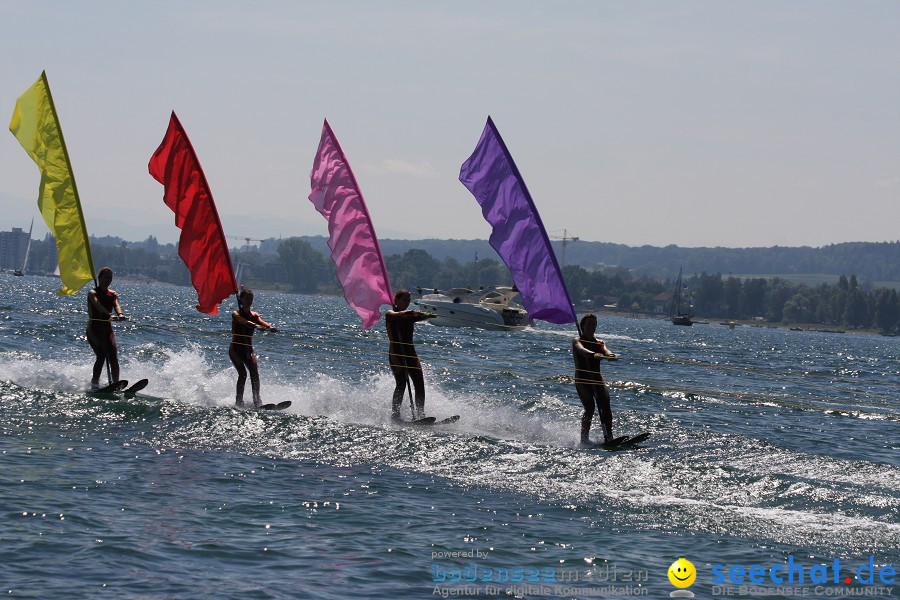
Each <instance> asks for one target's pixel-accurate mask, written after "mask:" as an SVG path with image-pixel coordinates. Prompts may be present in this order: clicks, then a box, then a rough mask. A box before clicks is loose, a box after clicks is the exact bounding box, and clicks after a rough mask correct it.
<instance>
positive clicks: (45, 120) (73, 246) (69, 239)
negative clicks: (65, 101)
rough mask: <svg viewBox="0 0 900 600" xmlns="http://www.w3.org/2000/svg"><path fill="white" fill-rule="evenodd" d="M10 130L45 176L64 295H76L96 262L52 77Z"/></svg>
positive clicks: (26, 97)
mask: <svg viewBox="0 0 900 600" xmlns="http://www.w3.org/2000/svg"><path fill="white" fill-rule="evenodd" d="M9 130H10V131H12V133H13V135H14V136H16V139H17V140H19V143H20V144H22V147H23V148H25V151H26V152H28V154H29V155H30V156H31V158H32V159H33V160H34V162H35V163H37V166H38V169H40V171H41V187H40V190H39V191H38V208H39V209H40V210H41V215H42V216H43V217H44V221H45V222H46V223H47V227H49V228H50V233H52V234H53V236H54V237H55V238H56V251H57V254H58V255H59V275H60V277H61V278H62V283H63V287H62V288H61V289H60V290H59V292H58V294H59V295H60V296H64V295H66V294H74V293H75V292H77V291H78V290H80V289H81V288H83V287H84V284H86V283H87V282H89V281H91V280H92V279H94V262H93V260H92V259H91V246H90V243H89V242H88V234H87V228H85V225H84V215H83V214H82V212H81V202H80V201H79V200H78V189H77V188H76V187H75V176H74V175H73V174H72V165H71V164H70V163H69V154H68V153H67V152H66V144H65V142H64V141H63V136H62V129H60V127H59V119H58V118H57V117H56V108H55V107H54V106H53V98H52V97H51V96H50V84H48V83H47V74H46V73H41V78H40V79H38V80H37V81H36V82H35V83H34V85H33V86H31V87H30V88H28V91H26V92H25V93H24V94H22V96H21V97H20V98H19V99H18V100H17V101H16V108H15V110H13V116H12V121H11V122H10V124H9Z"/></svg>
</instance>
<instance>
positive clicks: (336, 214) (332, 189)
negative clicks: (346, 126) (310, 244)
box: [309, 120, 394, 329]
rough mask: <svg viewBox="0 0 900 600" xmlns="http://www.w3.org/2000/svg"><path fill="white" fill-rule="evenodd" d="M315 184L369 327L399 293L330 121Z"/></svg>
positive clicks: (345, 280) (333, 244)
mask: <svg viewBox="0 0 900 600" xmlns="http://www.w3.org/2000/svg"><path fill="white" fill-rule="evenodd" d="M310 185H311V187H312V192H310V194H309V199H310V201H311V202H312V203H313V205H314V206H315V207H316V210H317V211H319V212H320V213H322V216H324V217H325V219H327V220H328V233H329V239H328V247H329V248H331V260H333V261H334V264H335V265H337V278H338V281H340V283H341V287H342V288H343V289H344V298H345V299H346V300H347V304H349V305H350V306H351V308H353V310H355V311H356V312H357V314H358V315H359V316H360V317H361V318H362V320H363V329H368V328H369V327H371V326H372V325H374V324H375V323H377V322H378V319H380V318H381V305H382V304H393V302H394V298H393V296H394V294H393V293H392V292H391V284H390V282H389V281H388V276H387V269H386V268H385V266H384V258H383V257H382V256H381V248H379V247H378V238H377V237H376V236H375V228H374V227H372V219H371V218H370V217H369V211H368V209H366V203H365V201H364V200H363V197H362V193H361V192H360V191H359V185H357V183H356V178H355V177H354V176H353V171H351V170H350V165H349V163H347V158H346V157H345V156H344V151H343V150H341V145H340V144H339V143H338V141H337V138H336V137H335V136H334V132H333V131H331V126H329V125H328V121H327V120H326V121H325V125H324V126H323V127H322V139H321V140H320V141H319V149H318V151H317V152H316V159H315V161H314V162H313V168H312V173H310Z"/></svg>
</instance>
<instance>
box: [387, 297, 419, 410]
mask: <svg viewBox="0 0 900 600" xmlns="http://www.w3.org/2000/svg"><path fill="white" fill-rule="evenodd" d="M427 318H428V315H426V314H425V313H421V312H418V311H415V310H404V311H389V312H388V313H387V314H386V315H385V317H384V322H385V324H386V325H387V332H388V339H389V340H390V341H391V345H390V348H389V349H388V362H389V363H390V365H391V371H392V372H393V373H394V381H395V383H396V385H395V387H394V396H393V398H392V400H391V416H393V417H394V418H400V405H401V404H402V403H403V392H404V391H405V390H406V386H407V377H408V378H409V380H411V381H412V384H413V388H415V391H416V399H415V411H414V413H415V414H414V415H413V417H414V418H416V419H421V418H422V417H424V416H425V377H424V376H423V375H422V363H421V362H419V355H418V354H416V347H415V346H413V328H414V327H415V325H416V323H417V322H418V321H424V320H425V319H427Z"/></svg>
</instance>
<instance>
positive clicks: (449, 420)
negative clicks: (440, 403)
mask: <svg viewBox="0 0 900 600" xmlns="http://www.w3.org/2000/svg"><path fill="white" fill-rule="evenodd" d="M457 421H459V415H453V416H452V417H447V418H446V419H441V420H440V421H437V422H436V423H435V425H446V424H448V423H456V422H457Z"/></svg>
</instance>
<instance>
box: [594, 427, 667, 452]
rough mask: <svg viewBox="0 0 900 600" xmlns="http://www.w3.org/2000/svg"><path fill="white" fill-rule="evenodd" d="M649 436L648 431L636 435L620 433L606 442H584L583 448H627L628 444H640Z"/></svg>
mask: <svg viewBox="0 0 900 600" xmlns="http://www.w3.org/2000/svg"><path fill="white" fill-rule="evenodd" d="M648 437H650V432H646V431H645V432H644V433H639V434H637V435H622V436H619V437H617V438H613V439H611V440H610V441H608V442H596V443H594V442H592V443H590V444H584V445H583V446H584V447H585V448H600V449H603V450H615V449H617V448H627V447H629V446H634V445H635V444H640V443H641V442H643V441H644V440H646V439H647V438H648Z"/></svg>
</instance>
